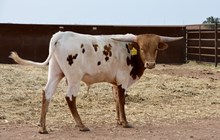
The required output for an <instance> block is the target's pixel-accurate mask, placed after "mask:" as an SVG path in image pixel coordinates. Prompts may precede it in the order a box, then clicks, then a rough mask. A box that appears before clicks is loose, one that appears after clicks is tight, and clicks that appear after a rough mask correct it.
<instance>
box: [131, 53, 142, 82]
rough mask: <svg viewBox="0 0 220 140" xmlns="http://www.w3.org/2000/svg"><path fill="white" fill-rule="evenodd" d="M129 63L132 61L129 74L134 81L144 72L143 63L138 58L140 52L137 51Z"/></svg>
mask: <svg viewBox="0 0 220 140" xmlns="http://www.w3.org/2000/svg"><path fill="white" fill-rule="evenodd" d="M131 61H132V62H131V63H132V70H131V72H130V75H131V76H132V78H133V79H134V80H136V78H140V77H141V76H142V75H143V73H144V70H145V67H144V63H143V61H142V60H141V57H140V50H139V49H137V55H132V56H131Z"/></svg>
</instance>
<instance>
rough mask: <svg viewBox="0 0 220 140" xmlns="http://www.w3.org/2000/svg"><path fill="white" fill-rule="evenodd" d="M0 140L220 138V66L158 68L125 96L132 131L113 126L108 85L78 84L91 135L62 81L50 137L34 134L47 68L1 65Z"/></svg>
mask: <svg viewBox="0 0 220 140" xmlns="http://www.w3.org/2000/svg"><path fill="white" fill-rule="evenodd" d="M0 69H1V71H0V81H1V85H0V87H1V88H0V140H21V139H22V140H23V139H28V140H29V139H30V140H35V139H36V140H38V139H55V140H62V139H63V140H64V139H65V140H69V139H93V140H99V139H100V140H103V139H106V140H108V139H126V140H127V139H132V140H134V139H137V140H144V139H150V140H158V139H161V140H164V139H165V140H166V139H167V140H178V139H180V140H187V139H189V140H191V139H192V140H218V139H220V110H219V107H220V92H219V91H220V67H217V68H215V67H214V65H213V64H212V65H210V64H197V63H195V62H190V63H188V64H183V65H164V64H158V65H157V66H156V68H155V69H153V70H146V71H145V74H144V75H143V77H142V78H141V79H140V80H139V81H138V82H137V83H135V84H134V85H133V86H131V87H130V89H129V90H128V91H127V93H128V96H127V98H126V106H125V108H126V114H127V119H128V121H129V122H130V124H132V125H133V126H134V127H133V128H121V127H120V126H117V125H116V120H115V116H116V113H115V105H114V101H113V98H112V94H111V86H110V85H109V84H106V83H104V84H96V85H93V86H92V88H91V89H90V91H89V93H87V87H86V86H85V85H84V84H83V83H81V92H80V94H79V95H78V100H77V106H78V109H79V113H80V115H81V118H82V120H83V122H84V123H85V124H86V126H88V127H89V128H90V130H91V131H89V132H80V131H78V129H77V128H75V127H74V126H75V122H74V121H73V118H72V117H71V115H70V112H69V110H68V107H67V105H66V102H65V100H64V95H65V93H66V84H65V80H62V81H61V83H60V84H59V86H58V88H57V92H56V94H55V95H54V97H53V99H52V101H51V104H50V107H49V111H48V114H47V128H48V131H49V134H46V135H42V134H38V133H37V131H38V127H37V123H38V120H39V116H40V107H41V91H42V89H43V87H44V85H45V83H46V80H47V68H46V67H45V68H35V67H31V66H25V67H24V66H19V65H2V64H1V65H0Z"/></svg>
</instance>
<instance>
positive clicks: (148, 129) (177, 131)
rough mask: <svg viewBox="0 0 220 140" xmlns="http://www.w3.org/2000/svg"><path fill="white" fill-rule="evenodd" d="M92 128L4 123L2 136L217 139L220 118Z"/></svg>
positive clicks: (16, 139)
mask: <svg viewBox="0 0 220 140" xmlns="http://www.w3.org/2000/svg"><path fill="white" fill-rule="evenodd" d="M90 129H91V131H89V132H80V131H78V129H76V128H74V127H73V126H71V125H64V126H60V127H58V128H54V129H50V130H49V134H44V135H43V134H38V133H37V126H31V125H0V139H1V140H24V139H27V140H38V139H53V140H70V139H77V140H84V139H92V140H104V139H106V140H108V139H111V140H112V139H120V140H123V139H124V140H127V139H132V140H134V139H137V140H139V139H141V140H144V139H149V140H160V139H161V140H163V139H167V140H177V139H181V140H186V139H189V140H191V139H192V140H217V139H219V138H220V120H217V119H216V120H215V119H212V120H209V119H203V120H197V121H193V122H185V123H178V124H160V125H151V124H147V125H145V126H135V127H134V128H121V127H119V126H116V125H113V124H112V125H110V126H103V125H102V126H91V127H90Z"/></svg>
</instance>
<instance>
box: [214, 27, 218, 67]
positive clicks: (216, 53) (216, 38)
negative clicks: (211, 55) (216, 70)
mask: <svg viewBox="0 0 220 140" xmlns="http://www.w3.org/2000/svg"><path fill="white" fill-rule="evenodd" d="M217 35H218V23H215V67H217V65H218V47H217V41H218V37H217Z"/></svg>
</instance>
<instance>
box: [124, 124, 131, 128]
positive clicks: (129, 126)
mask: <svg viewBox="0 0 220 140" xmlns="http://www.w3.org/2000/svg"><path fill="white" fill-rule="evenodd" d="M122 126H123V128H133V126H132V125H130V124H124V125H122Z"/></svg>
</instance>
